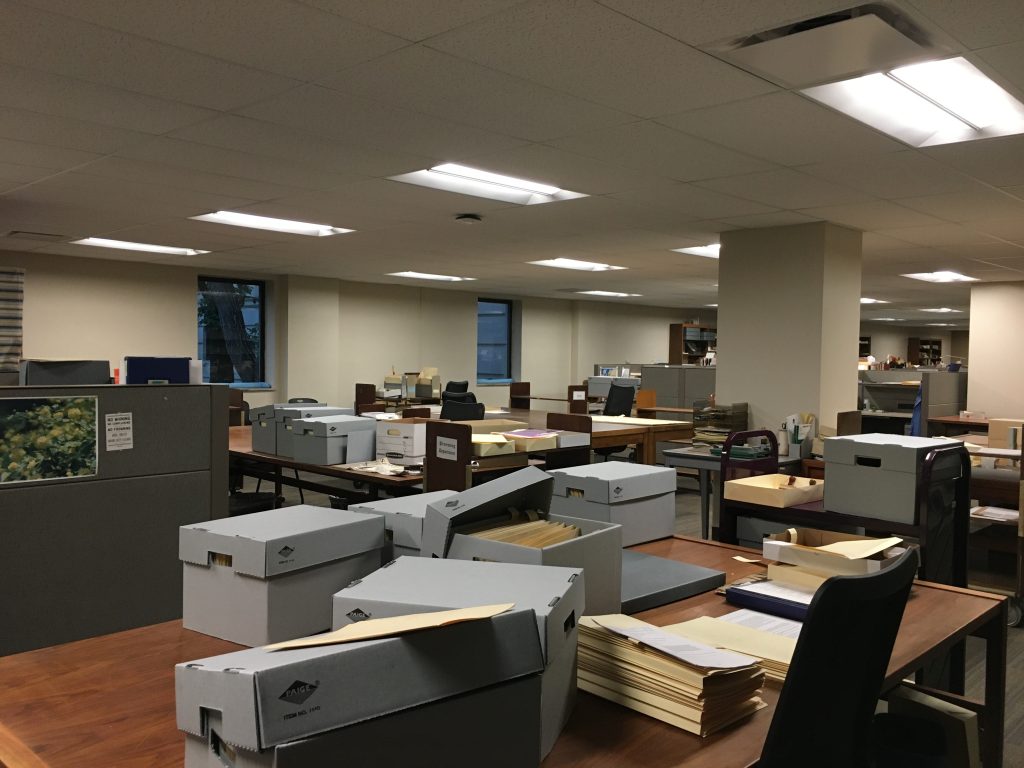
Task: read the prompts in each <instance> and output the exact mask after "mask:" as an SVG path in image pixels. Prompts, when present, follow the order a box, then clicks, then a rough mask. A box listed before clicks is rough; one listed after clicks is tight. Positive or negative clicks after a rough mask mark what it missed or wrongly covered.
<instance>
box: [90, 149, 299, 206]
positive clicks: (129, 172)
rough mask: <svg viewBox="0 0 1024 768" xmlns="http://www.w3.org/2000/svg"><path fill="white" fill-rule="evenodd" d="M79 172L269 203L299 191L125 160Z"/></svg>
mask: <svg viewBox="0 0 1024 768" xmlns="http://www.w3.org/2000/svg"><path fill="white" fill-rule="evenodd" d="M80 172H81V173H84V174H87V175H90V176H103V177H105V178H108V179H121V180H124V181H135V182H142V183H145V184H157V185H161V186H166V187H176V188H178V189H191V190H195V191H197V192H209V193H210V194H214V195H226V196H228V197H237V198H244V199H247V200H272V199H274V198H277V197H285V196H287V195H291V194H295V193H296V192H297V191H299V190H297V189H296V188H295V187H286V186H281V185H277V184H268V183H266V182H263V181H257V180H255V179H248V178H239V177H236V176H226V175H221V174H216V173H208V172H204V171H199V170H194V169H185V168H181V167H180V166H174V165H165V164H163V163H150V162H145V161H142V160H131V159H128V158H124V157H106V158H104V159H102V160H97V161H96V162H95V163H90V164H89V165H87V166H85V167H83V168H81V169H80Z"/></svg>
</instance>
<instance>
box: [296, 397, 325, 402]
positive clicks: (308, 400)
mask: <svg viewBox="0 0 1024 768" xmlns="http://www.w3.org/2000/svg"><path fill="white" fill-rule="evenodd" d="M288 402H289V403H319V402H320V401H319V400H314V399H313V398H312V397H290V398H288Z"/></svg>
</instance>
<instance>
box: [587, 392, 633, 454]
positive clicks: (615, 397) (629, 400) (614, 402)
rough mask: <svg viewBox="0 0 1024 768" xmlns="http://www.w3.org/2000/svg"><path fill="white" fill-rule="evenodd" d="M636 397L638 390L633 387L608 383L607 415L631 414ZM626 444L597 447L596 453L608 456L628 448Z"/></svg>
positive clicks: (605, 410)
mask: <svg viewBox="0 0 1024 768" xmlns="http://www.w3.org/2000/svg"><path fill="white" fill-rule="evenodd" d="M634 397H636V390H635V389H634V388H633V387H624V386H622V385H621V384H614V383H612V384H610V385H608V397H607V398H605V401H604V415H605V416H629V414H631V413H632V412H633V398H634ZM626 447H627V446H625V445H613V446H611V447H609V448H595V449H594V453H596V454H597V455H598V456H604V460H605V461H608V457H609V456H611V455H612V454H613V453H619V452H620V451H624V450H626Z"/></svg>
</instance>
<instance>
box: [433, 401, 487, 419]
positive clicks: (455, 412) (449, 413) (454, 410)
mask: <svg viewBox="0 0 1024 768" xmlns="http://www.w3.org/2000/svg"><path fill="white" fill-rule="evenodd" d="M483 417H484V404H483V403H463V402H459V401H457V400H446V401H445V403H444V405H442V406H441V418H442V419H447V420H448V421H480V420H481V419H483Z"/></svg>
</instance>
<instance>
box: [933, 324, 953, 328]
mask: <svg viewBox="0 0 1024 768" xmlns="http://www.w3.org/2000/svg"><path fill="white" fill-rule="evenodd" d="M928 326H929V327H930V328H953V327H955V326H956V323H928Z"/></svg>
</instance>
